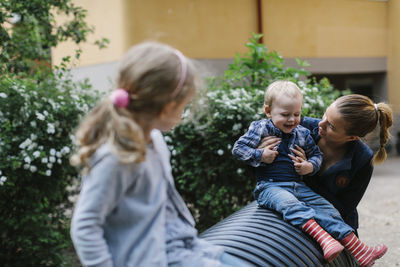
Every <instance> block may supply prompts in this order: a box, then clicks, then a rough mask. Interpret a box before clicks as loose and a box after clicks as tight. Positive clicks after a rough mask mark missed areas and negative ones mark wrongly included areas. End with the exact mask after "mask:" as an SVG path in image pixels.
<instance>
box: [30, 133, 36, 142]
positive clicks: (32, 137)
mask: <svg viewBox="0 0 400 267" xmlns="http://www.w3.org/2000/svg"><path fill="white" fill-rule="evenodd" d="M31 139H32V141H35V140H36V139H37V135H36V134H33V133H32V134H31Z"/></svg>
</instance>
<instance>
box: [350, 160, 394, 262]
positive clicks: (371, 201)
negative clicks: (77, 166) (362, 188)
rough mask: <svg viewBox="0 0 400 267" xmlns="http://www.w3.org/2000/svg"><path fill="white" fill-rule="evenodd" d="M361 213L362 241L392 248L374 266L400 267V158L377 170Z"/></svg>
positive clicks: (380, 166)
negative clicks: (383, 244) (382, 244)
mask: <svg viewBox="0 0 400 267" xmlns="http://www.w3.org/2000/svg"><path fill="white" fill-rule="evenodd" d="M358 211H359V217H360V218H359V220H360V228H359V235H360V239H361V240H362V241H363V242H364V243H366V244H380V243H385V244H386V245H387V246H388V248H389V249H388V252H387V253H386V254H385V256H384V257H383V258H382V259H379V260H378V261H377V262H376V263H375V265H374V267H375V266H377V267H379V266H384V267H386V266H387V267H392V266H400V157H398V156H392V157H389V158H388V159H387V160H386V162H384V163H383V164H380V165H377V166H376V167H375V170H374V174H373V176H372V180H371V183H370V185H369V187H368V189H367V192H366V194H365V195H364V198H363V199H362V200H361V203H360V204H359V206H358Z"/></svg>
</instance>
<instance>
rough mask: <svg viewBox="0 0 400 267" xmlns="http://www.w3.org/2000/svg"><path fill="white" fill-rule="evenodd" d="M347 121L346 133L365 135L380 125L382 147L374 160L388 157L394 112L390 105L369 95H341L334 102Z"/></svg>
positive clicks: (377, 161)
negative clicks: (388, 144) (376, 101)
mask: <svg viewBox="0 0 400 267" xmlns="http://www.w3.org/2000/svg"><path fill="white" fill-rule="evenodd" d="M334 105H335V106H336V107H337V109H338V111H339V113H340V114H341V116H342V118H343V119H344V121H345V125H346V129H345V130H346V133H347V134H348V135H354V136H359V137H364V136H365V135H367V134H368V133H371V132H372V131H374V130H375V128H376V127H377V126H378V124H379V125H380V130H379V143H380V147H379V150H378V152H377V153H375V155H374V158H373V162H374V163H381V162H383V161H385V159H386V149H385V145H386V144H387V142H388V141H389V138H390V132H389V128H390V127H391V126H392V124H393V113H392V110H391V108H390V107H389V105H387V104H385V103H382V102H381V103H377V104H374V102H373V101H372V100H371V99H370V98H369V97H367V96H363V95H358V94H352V95H346V96H341V97H339V98H338V99H336V101H335V102H334Z"/></svg>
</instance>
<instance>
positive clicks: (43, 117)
mask: <svg viewBox="0 0 400 267" xmlns="http://www.w3.org/2000/svg"><path fill="white" fill-rule="evenodd" d="M35 114H36V118H38V119H39V120H41V121H44V119H45V118H46V117H45V116H43V114H42V113H39V112H37V111H36V112H35Z"/></svg>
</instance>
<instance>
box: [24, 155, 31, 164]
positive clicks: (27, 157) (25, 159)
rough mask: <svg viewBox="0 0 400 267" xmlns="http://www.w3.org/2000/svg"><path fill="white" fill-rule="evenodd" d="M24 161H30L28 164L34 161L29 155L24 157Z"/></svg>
mask: <svg viewBox="0 0 400 267" xmlns="http://www.w3.org/2000/svg"><path fill="white" fill-rule="evenodd" d="M24 161H25V162H26V163H28V164H30V163H31V162H32V160H31V158H30V157H29V156H26V157H25V158H24Z"/></svg>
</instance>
